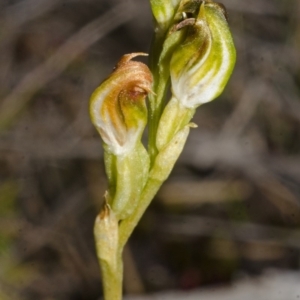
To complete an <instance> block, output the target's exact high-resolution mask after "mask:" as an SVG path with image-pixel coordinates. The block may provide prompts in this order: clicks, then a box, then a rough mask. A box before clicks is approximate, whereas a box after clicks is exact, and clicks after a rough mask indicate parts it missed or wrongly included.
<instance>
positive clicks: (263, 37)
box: [0, 0, 300, 300]
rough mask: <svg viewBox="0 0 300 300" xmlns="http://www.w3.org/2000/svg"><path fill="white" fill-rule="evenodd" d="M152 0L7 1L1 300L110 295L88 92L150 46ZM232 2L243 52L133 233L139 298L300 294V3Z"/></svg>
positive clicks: (2, 31) (131, 252) (0, 85)
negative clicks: (97, 234)
mask: <svg viewBox="0 0 300 300" xmlns="http://www.w3.org/2000/svg"><path fill="white" fill-rule="evenodd" d="M148 2H149V1H148V0H131V1H125V0H123V1H122V0H1V1H0V300H31V299H36V300H39V299H41V300H51V299H55V300H69V299H70V300H83V299H84V300H95V299H101V296H102V288H101V278H100V274H99V267H98V264H97V260H96V254H95V250H94V244H93V235H92V227H93V222H94V219H95V216H96V214H97V212H98V211H99V209H100V207H101V203H102V200H103V194H104V191H105V189H106V184H107V182H106V178H105V173H104V166H103V157H102V156H103V152H102V148H101V140H100V137H99V136H98V134H97V132H96V131H95V129H94V128H93V126H92V125H91V123H90V120H89V116H88V100H89V97H90V95H91V93H92V91H93V90H94V89H95V88H96V87H97V86H98V85H99V83H100V82H101V81H102V80H103V79H104V78H105V77H106V76H107V74H109V73H110V72H111V71H112V69H113V67H114V65H115V64H116V62H117V61H118V60H119V58H120V57H121V56H122V55H123V54H124V53H130V52H138V51H143V52H148V49H149V47H150V42H151V36H152V30H153V27H152V16H151V12H150V7H149V3H148ZM223 4H224V5H225V6H226V7H227V9H228V15H229V24H230V27H231V29H232V33H233V37H234V40H235V43H236V48H237V53H238V59H237V65H236V68H235V70H234V73H233V76H232V78H231V80H230V82H229V84H228V86H227V88H226V90H225V92H224V93H223V94H222V96H220V97H219V99H218V100H216V101H214V102H212V103H209V104H206V105H203V106H202V107H200V108H199V109H198V111H197V114H196V115H195V118H194V122H195V123H197V124H198V128H197V129H193V130H192V132H191V135H190V137H189V140H188V143H187V146H186V148H185V150H184V152H183V153H182V155H181V157H180V159H179V161H178V163H177V164H176V167H175V169H174V171H173V173H172V175H171V176H170V178H169V179H168V181H167V182H166V183H165V184H164V186H163V188H162V189H161V191H160V192H159V193H158V195H157V196H156V198H155V199H154V201H153V203H152V204H151V206H150V207H149V209H148V211H147V212H146V214H145V215H144V217H143V219H142V221H141V222H140V224H139V226H138V228H137V229H136V230H135V232H134V234H133V236H132V237H131V239H130V242H129V245H128V247H127V248H126V250H125V253H124V261H125V280H124V289H125V292H126V294H127V295H129V296H130V297H132V296H133V295H135V294H138V295H140V296H139V297H141V298H138V299H144V298H142V297H144V296H145V295H146V296H145V297H146V298H145V299H154V298H151V297H157V298H155V299H167V298H163V296H151V295H160V294H157V293H160V292H164V293H166V292H167V291H170V292H171V291H172V293H173V296H174V295H175V294H176V293H179V294H180V295H181V296H180V297H179V298H178V299H183V298H184V299H192V298H189V297H190V296H191V295H193V293H196V292H195V291H196V290H199V289H204V290H205V291H206V292H205V293H206V294H205V295H206V298H205V299H211V300H219V299H220V300H221V299H222V300H223V299H231V300H232V299H246V296H247V293H246V292H245V291H246V290H247V287H248V288H249V289H251V288H252V294H251V295H252V296H253V295H254V291H258V290H259V291H261V292H260V293H261V294H260V295H261V297H262V298H259V296H257V294H255V295H256V296H255V297H256V299H263V300H269V299H272V300H274V299H279V300H292V299H297V298H299V297H300V290H299V284H298V285H297V288H296V287H295V288H294V290H293V288H291V287H290V286H288V287H287V285H289V284H290V285H292V284H293V282H294V283H295V284H296V283H297V282H298V283H299V282H300V273H298V271H299V268H300V152H299V151H300V126H299V125H300V2H299V0H288V1H279V0H252V1H238V0H224V1H223ZM262 282H263V283H264V284H263V283H262ZM232 287H237V289H240V291H243V292H242V294H243V296H240V297H238V296H237V298H234V297H233V296H230V297H229V296H228V297H229V298H225V294H226V293H227V292H228V293H229V294H230V293H231V291H232V293H235V292H234V291H233V288H232ZM260 289H261V290H260ZM225 290H226V292H224V291H225ZM291 291H292V292H291ZM174 293H175V294H174ZM272 293H274V294H276V295H277V297H278V298H275V296H271V294H272ZM220 294H221V296H220ZM229 294H228V295H229ZM143 295H144V296H143ZM165 295H166V294H165ZM203 295H204V294H203ZM222 295H223V297H222ZM226 295H227V294H226ZM232 295H233V294H232ZM236 295H237V294H236ZM170 297H171V296H170ZM191 297H192V296H191ZM132 299H135V298H132ZM136 299H137V298H136ZM170 299H175V296H174V297H173V298H172V297H171V298H170ZM193 299H200V294H199V297H198V296H195V298H193ZM251 299H253V298H251ZM246 300H247V299H246Z"/></svg>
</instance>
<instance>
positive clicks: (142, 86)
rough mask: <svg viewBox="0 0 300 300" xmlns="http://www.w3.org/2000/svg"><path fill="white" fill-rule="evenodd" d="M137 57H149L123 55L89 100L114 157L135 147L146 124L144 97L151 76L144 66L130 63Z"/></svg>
mask: <svg viewBox="0 0 300 300" xmlns="http://www.w3.org/2000/svg"><path fill="white" fill-rule="evenodd" d="M138 55H144V56H145V55H147V54H145V53H131V54H126V55H124V56H123V57H122V58H121V60H120V61H119V63H118V64H117V66H116V68H115V70H114V71H113V73H112V74H111V75H110V76H109V77H108V78H107V79H106V80H105V81H104V82H103V83H102V84H101V85H100V86H99V87H98V88H97V89H96V90H95V92H94V93H93V94H92V96H91V100H90V116H91V120H92V122H93V124H94V125H95V127H96V128H97V130H98V131H99V133H100V135H101V137H102V139H103V141H104V143H105V144H106V145H107V146H108V150H109V151H110V152H112V153H113V154H115V155H121V154H125V153H128V152H129V151H130V150H132V149H133V148H134V146H135V145H136V142H137V141H138V140H139V139H140V138H141V135H142V132H143V130H144V128H145V126H146V122H147V106H146V103H145V98H146V96H147V94H148V93H149V92H150V91H151V85H152V74H151V72H150V70H149V69H148V67H147V66H146V65H145V64H143V63H141V62H137V61H132V60H131V59H132V58H133V57H135V56H138Z"/></svg>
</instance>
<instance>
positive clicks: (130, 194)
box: [90, 0, 236, 300]
mask: <svg viewBox="0 0 300 300" xmlns="http://www.w3.org/2000/svg"><path fill="white" fill-rule="evenodd" d="M150 4H151V7H152V12H153V16H154V20H155V33H154V38H153V43H152V47H151V51H150V55H149V56H150V57H149V65H150V67H149V68H148V67H147V65H145V64H143V63H141V62H138V61H135V60H133V59H134V58H135V57H137V56H140V55H147V54H145V53H132V54H126V55H124V56H123V57H122V58H121V60H120V61H119V63H118V64H117V66H116V68H115V69H114V71H113V72H112V74H111V75H110V76H109V77H108V78H107V79H106V80H105V81H104V82H103V83H102V84H101V85H100V86H99V87H98V88H97V89H96V90H95V92H94V93H93V94H92V96H91V100H90V116H91V120H92V123H93V124H94V126H95V127H96V129H97V131H98V132H99V134H100V136H101V137H102V141H103V148H104V163H105V170H106V173H107V177H108V182H109V186H108V190H107V192H106V194H105V203H104V206H103V208H102V211H101V212H100V214H99V215H98V217H97V218H96V222H95V227H94V236H95V241H96V251H97V255H98V260H99V264H100V267H101V272H102V275H103V291H104V298H105V300H121V299H122V278H123V264H122V251H123V248H124V246H125V244H126V242H127V241H128V238H129V237H130V235H131V233H132V232H133V230H134V228H135V227H136V225H137V224H138V222H139V220H140V219H141V217H142V215H143V214H144V212H145V210H146V209H147V207H148V206H149V204H150V203H151V201H152V199H153V198H154V196H155V194H156V193H157V191H158V190H159V188H160V186H161V185H162V184H163V182H164V181H165V180H166V179H167V178H168V176H169V175H170V173H171V171H172V169H173V167H174V165H175V163H176V161H177V159H178V157H179V155H180V153H181V152H182V150H183V148H184V145H185V143H186V140H187V138H188V135H189V132H190V129H191V128H195V127H197V126H196V124H194V123H191V119H192V117H193V115H194V113H195V111H196V108H197V107H198V106H200V105H201V104H204V103H206V102H209V101H212V100H213V99H215V98H216V97H218V96H219V95H220V94H221V92H222V91H223V89H224V87H225V86H226V84H227V82H228V80H229V78H230V75H231V73H232V71H233V68H234V64H235V60H236V54H235V47H234V43H233V39H232V37H231V33H230V30H229V27H228V23H227V17H226V12H225V9H224V7H223V6H222V5H220V4H217V3H215V2H213V1H200V0H166V1H161V0H150ZM170 86H171V88H170ZM169 90H170V91H171V93H172V96H171V99H170V100H169V101H166V95H168V91H169ZM147 96H148V99H149V105H147V104H146V97H147ZM148 110H149V111H148ZM146 125H148V129H149V136H148V145H147V149H146V148H145V147H144V145H143V143H142V142H141V139H142V135H143V131H144V129H145V126H146Z"/></svg>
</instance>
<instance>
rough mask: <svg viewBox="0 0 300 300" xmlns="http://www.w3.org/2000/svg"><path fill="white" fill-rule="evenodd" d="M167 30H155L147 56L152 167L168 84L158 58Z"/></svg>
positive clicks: (149, 146)
mask: <svg viewBox="0 0 300 300" xmlns="http://www.w3.org/2000/svg"><path fill="white" fill-rule="evenodd" d="M166 33H167V28H159V27H157V28H156V32H155V34H154V37H153V40H152V45H151V51H150V55H149V65H150V70H151V72H152V75H153V92H154V94H152V95H151V94H150V95H149V103H150V105H149V114H148V116H149V117H148V124H149V127H148V128H149V142H148V148H149V149H148V150H149V155H150V164H151V166H152V165H153V162H154V160H155V157H156V155H157V153H158V151H157V148H156V143H155V139H156V132H157V127H158V123H159V119H160V116H161V114H162V111H163V107H164V101H163V99H164V97H165V94H166V91H167V87H168V84H169V82H164V80H162V78H161V76H160V70H159V63H158V62H159V58H160V55H161V51H162V48H163V43H164V41H165V38H166Z"/></svg>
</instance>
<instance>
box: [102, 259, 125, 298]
mask: <svg viewBox="0 0 300 300" xmlns="http://www.w3.org/2000/svg"><path fill="white" fill-rule="evenodd" d="M99 264H100V267H101V273H102V284H103V292H104V299H105V300H122V287H123V262H122V255H121V253H119V257H118V259H117V265H116V266H115V268H113V267H112V266H110V265H109V264H108V263H107V262H105V261H103V260H100V259H99Z"/></svg>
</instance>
